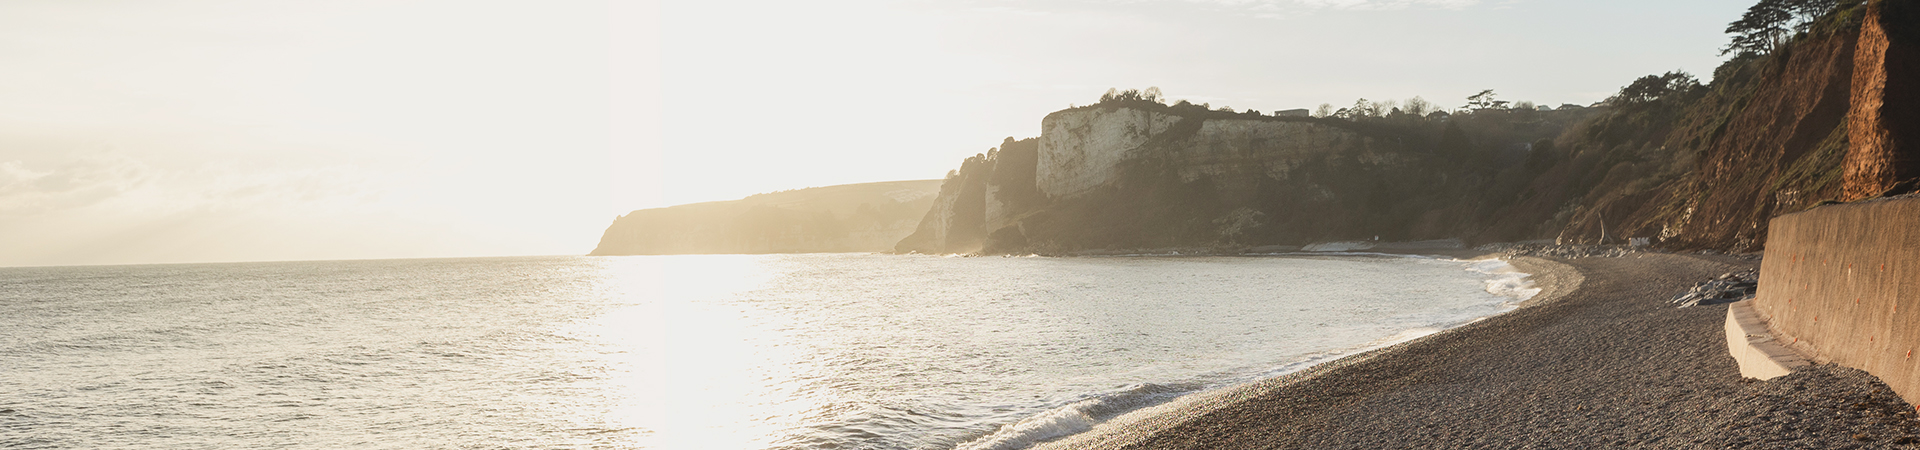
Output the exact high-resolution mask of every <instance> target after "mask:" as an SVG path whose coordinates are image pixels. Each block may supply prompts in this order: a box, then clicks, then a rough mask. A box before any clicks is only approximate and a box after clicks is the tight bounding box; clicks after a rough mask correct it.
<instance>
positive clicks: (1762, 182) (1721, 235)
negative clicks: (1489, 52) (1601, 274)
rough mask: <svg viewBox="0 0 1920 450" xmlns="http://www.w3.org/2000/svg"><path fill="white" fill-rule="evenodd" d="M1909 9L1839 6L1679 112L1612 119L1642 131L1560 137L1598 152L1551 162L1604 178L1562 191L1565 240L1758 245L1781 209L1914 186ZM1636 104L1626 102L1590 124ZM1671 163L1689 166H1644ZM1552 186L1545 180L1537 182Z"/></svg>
mask: <svg viewBox="0 0 1920 450" xmlns="http://www.w3.org/2000/svg"><path fill="white" fill-rule="evenodd" d="M1915 9H1916V7H1915V6H1914V2H1912V1H1893V2H1888V1H1874V2H1870V3H1866V4H1860V5H1852V6H1846V5H1843V6H1842V7H1840V8H1837V9H1835V10H1834V11H1833V12H1832V13H1831V14H1828V15H1826V16H1825V17H1823V18H1821V19H1820V20H1819V21H1818V22H1816V23H1814V24H1813V26H1812V27H1811V28H1810V30H1809V31H1808V32H1806V33H1804V34H1802V35H1800V36H1798V37H1796V38H1795V39H1793V40H1792V41H1790V42H1789V43H1787V44H1785V45H1782V46H1780V47H1779V49H1778V50H1776V51H1774V52H1772V53H1771V54H1768V55H1749V56H1746V57H1742V58H1735V59H1733V60H1730V61H1728V62H1727V64H1726V65H1724V66H1723V67H1721V68H1720V69H1719V70H1718V71H1717V73H1716V74H1715V75H1716V76H1715V78H1716V80H1715V82H1714V84H1713V85H1712V86H1710V87H1709V88H1708V89H1707V92H1706V93H1705V94H1704V95H1701V96H1699V97H1698V98H1697V99H1688V101H1685V102H1681V103H1679V104H1678V105H1675V106H1671V108H1673V109H1676V110H1678V111H1681V113H1680V114H1678V115H1676V116H1674V117H1673V118H1672V119H1670V120H1648V121H1645V122H1642V123H1637V124H1631V125H1626V126H1621V127H1619V128H1621V130H1615V131H1625V132H1626V133H1624V134H1631V135H1636V136H1640V137H1644V139H1621V140H1613V139H1609V138H1608V137H1607V136H1606V134H1607V133H1606V132H1603V131H1600V130H1598V129H1596V128H1592V127H1590V128H1588V129H1586V130H1584V133H1569V134H1568V135H1565V136H1562V137H1561V138H1560V142H1561V143H1562V144H1563V146H1566V147H1569V148H1573V149H1575V150H1576V152H1578V153H1580V154H1581V156H1579V157H1576V158H1575V160H1576V161H1578V160H1581V159H1582V158H1585V159H1590V160H1593V161H1595V163H1594V164H1589V165H1584V166H1582V165H1576V164H1569V165H1567V167H1557V168H1556V170H1563V171H1565V173H1571V174H1574V176H1576V177H1588V178H1594V177H1598V179H1599V180H1601V181H1599V182H1598V183H1597V184H1595V185H1594V187H1593V188H1592V189H1591V190H1588V191H1587V192H1584V193H1580V192H1578V190H1577V189H1576V190H1565V189H1563V191H1566V192H1568V193H1571V194H1572V195H1562V196H1560V197H1561V198H1565V199H1566V200H1561V201H1565V202H1567V203H1566V205H1569V206H1570V207H1571V210H1572V212H1573V213H1572V214H1571V215H1570V216H1569V217H1568V218H1567V224H1566V225H1565V227H1564V228H1563V230H1562V233H1561V234H1560V235H1559V237H1560V238H1561V239H1563V240H1567V241H1572V242H1586V243H1592V242H1600V241H1601V240H1602V238H1603V236H1604V237H1606V238H1608V239H1610V242H1617V240H1618V239H1619V238H1622V237H1629V236H1632V237H1651V238H1653V239H1654V240H1655V241H1656V242H1659V243H1660V244H1659V245H1660V246H1663V247H1668V248H1676V249H1701V248H1713V249H1723V250H1730V251H1753V250H1758V249H1759V248H1760V246H1761V245H1762V243H1764V242H1765V237H1766V231H1767V222H1768V220H1770V219H1771V218H1773V217H1774V216H1778V215H1781V214H1786V213H1791V212H1796V211H1801V210H1805V209H1806V208H1809V207H1812V206H1814V205H1817V204H1819V203H1821V202H1832V201H1842V202H1844V201H1855V200H1861V199H1867V198H1874V197H1879V196H1885V195H1896V194H1900V193H1905V192H1910V191H1912V190H1913V189H1914V188H1915V187H1916V186H1915V180H1916V178H1920V160H1916V154H1920V148H1915V147H1913V144H1911V143H1912V142H1920V141H1917V140H1916V137H1915V136H1914V133H1916V132H1920V121H1916V119H1920V117H1917V116H1916V115H1915V112H1914V108H1915V107H1916V106H1920V102H1916V100H1917V99H1916V98H1914V96H1915V94H1914V89H1915V86H1916V85H1920V77H1917V76H1916V75H1920V73H1916V70H1915V64H1916V63H1920V55H1916V54H1915V50H1914V48H1915V45H1916V39H1915V36H1914V35H1915V33H1916V31H1917V29H1920V17H1917V16H1916V15H1915V12H1914V11H1915ZM1663 107H1665V106H1663ZM1632 114H1634V111H1630V110H1627V109H1626V108H1621V109H1618V110H1616V111H1612V112H1610V113H1609V116H1608V117H1605V118H1602V119H1601V120H1598V121H1596V124H1595V125H1594V126H1595V127H1598V126H1601V123H1603V122H1604V121H1605V120H1607V119H1620V118H1623V117H1626V116H1629V115H1632ZM1675 161H1681V163H1677V164H1676V163H1674V162H1675ZM1672 167H1685V168H1688V169H1689V170H1685V171H1681V172H1673V171H1668V172H1667V173H1665V174H1654V173H1650V172H1656V171H1660V170H1661V168H1672ZM1603 174H1604V175H1603ZM1554 184H1555V181H1554V180H1552V179H1551V178H1549V177H1542V178H1541V179H1540V180H1538V181H1536V183H1535V186H1540V187H1544V188H1546V189H1553V188H1557V187H1560V186H1554ZM1556 200H1558V199H1556ZM1516 215H1519V216H1524V215H1526V214H1525V213H1524V212H1518V213H1516Z"/></svg>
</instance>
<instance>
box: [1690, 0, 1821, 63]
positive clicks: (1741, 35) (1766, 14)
mask: <svg viewBox="0 0 1920 450" xmlns="http://www.w3.org/2000/svg"><path fill="white" fill-rule="evenodd" d="M1839 6H1840V2H1839V0H1760V2H1759V3H1755V4H1754V5H1753V6H1750V7H1747V12H1746V13H1745V14H1741V15H1740V20H1736V21H1733V23H1729V24H1727V34H1732V35H1734V36H1733V41H1732V42H1729V43H1727V46H1726V48H1722V49H1720V54H1721V55H1726V54H1728V53H1735V54H1748V53H1751V54H1758V55H1766V54H1771V53H1773V49H1775V48H1778V47H1779V46H1780V45H1782V44H1785V43H1786V42H1787V39H1788V38H1791V37H1793V35H1794V34H1795V33H1805V32H1807V30H1808V29H1810V28H1812V26H1813V23H1814V21H1816V20H1819V19H1820V17H1822V16H1825V15H1827V13H1831V12H1833V10H1834V9H1835V8H1838V7H1839Z"/></svg>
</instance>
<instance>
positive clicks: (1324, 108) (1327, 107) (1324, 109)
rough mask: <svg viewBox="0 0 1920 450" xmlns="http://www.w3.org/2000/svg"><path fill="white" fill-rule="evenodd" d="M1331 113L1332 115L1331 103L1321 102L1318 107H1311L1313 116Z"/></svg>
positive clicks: (1325, 115) (1324, 115)
mask: <svg viewBox="0 0 1920 450" xmlns="http://www.w3.org/2000/svg"><path fill="white" fill-rule="evenodd" d="M1331 115H1333V105H1331V104H1327V103H1321V104H1320V107H1318V108H1314V109H1313V116H1314V117H1327V116H1331Z"/></svg>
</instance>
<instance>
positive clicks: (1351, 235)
mask: <svg viewBox="0 0 1920 450" xmlns="http://www.w3.org/2000/svg"><path fill="white" fill-rule="evenodd" d="M1802 3H1805V5H1802V6H1801V7H1806V8H1815V7H1817V8H1824V9H1820V10H1817V11H1812V12H1809V13H1808V15H1807V16H1806V17H1808V18H1809V19H1808V20H1807V21H1806V22H1804V23H1802V24H1800V25H1796V26H1794V27H1793V28H1792V29H1793V30H1796V31H1795V32H1793V33H1787V34H1782V35H1779V36H1778V38H1777V39H1763V40H1751V39H1750V40H1747V41H1737V42H1745V45H1748V47H1739V48H1742V49H1744V50H1742V52H1741V53H1738V54H1736V55H1735V57H1733V58H1732V59H1730V60H1729V61H1727V63H1726V64H1725V65H1723V66H1722V67H1720V68H1719V69H1718V70H1716V71H1715V73H1714V80H1713V83H1712V84H1711V85H1701V84H1699V83H1698V82H1697V81H1695V80H1694V78H1693V77H1692V76H1690V75H1687V74H1684V73H1668V74H1665V75H1655V76H1648V77H1644V78H1642V79H1640V80H1636V81H1634V82H1633V83H1631V84H1629V85H1628V86H1626V87H1625V88H1623V89H1622V90H1621V92H1620V94H1619V95H1616V96H1615V97H1613V98H1610V99H1608V100H1607V101H1605V102H1603V103H1601V104H1598V105H1595V107H1591V108H1582V107H1574V106H1573V105H1562V106H1563V107H1562V108H1558V109H1554V110H1551V111H1547V110H1544V108H1543V109H1542V110H1535V109H1531V108H1508V107H1506V106H1505V105H1504V104H1503V103H1504V102H1494V101H1491V98H1490V97H1482V96H1475V98H1471V99H1469V100H1471V101H1474V102H1475V103H1473V104H1470V107H1469V108H1465V109H1463V110H1461V111H1456V112H1454V113H1451V114H1449V113H1447V112H1438V113H1432V114H1419V113H1418V112H1417V111H1416V113H1413V114H1407V113H1402V112H1401V111H1399V110H1393V111H1391V112H1387V113H1379V114H1376V113H1369V112H1366V111H1367V110H1368V108H1369V106H1368V105H1367V104H1366V101H1365V100H1362V101H1361V102H1359V103H1357V104H1356V105H1355V107H1354V108H1352V110H1357V111H1362V112H1360V113H1357V114H1344V113H1346V112H1347V111H1348V110H1342V113H1343V114H1337V115H1336V116H1337V117H1323V118H1309V117H1297V116H1291V115H1288V116H1283V117H1275V116H1265V115H1260V114H1258V113H1235V112H1233V111H1231V110H1213V109H1210V108H1208V107H1206V106H1205V105H1190V104H1185V103H1182V104H1178V105H1172V106H1168V105H1164V104H1161V103H1160V102H1158V101H1157V99H1155V98H1152V97H1141V96H1138V95H1136V94H1134V93H1132V91H1129V92H1128V93H1126V94H1125V95H1122V96H1120V97H1114V96H1113V95H1112V93H1109V97H1108V98H1103V99H1102V101H1101V103H1099V104H1096V105H1093V106H1087V107H1079V108H1073V109H1068V110H1064V111H1059V112H1055V113H1053V114H1051V115H1048V116H1047V117H1046V119H1045V120H1043V122H1042V135H1041V136H1040V137H1038V138H1035V139H1029V140H1022V141H1015V140H1012V139H1009V140H1008V141H1007V142H1005V143H1003V144H1002V148H1001V149H999V150H998V151H997V152H989V153H987V154H982V155H976V156H974V157H973V158H969V159H968V160H967V161H966V162H965V163H964V164H962V167H961V169H960V170H958V171H956V172H955V173H954V174H953V175H952V176H950V177H948V179H947V180H946V183H945V185H944V186H943V187H942V190H941V194H940V196H939V200H938V201H936V202H935V204H934V207H933V208H932V209H931V210H929V211H928V213H927V215H926V218H925V220H923V221H922V222H921V225H920V227H919V229H918V230H917V231H916V232H915V233H914V234H913V235H912V236H910V237H908V238H907V239H905V240H902V241H901V242H900V244H899V245H898V247H897V251H901V252H908V251H917V252H925V253H935V252H938V253H968V252H988V253H1002V252H1006V253H1019V252H1041V253H1062V252H1073V251H1080V250H1090V249H1119V248H1155V247H1196V246H1197V247H1214V248H1222V249H1229V250H1230V249H1234V248H1245V247H1249V246H1259V245H1269V244H1281V245H1289V244H1290V245H1300V244H1306V243H1311V242H1316V241H1329V240H1355V239H1374V238H1378V239H1382V240H1423V239H1442V238H1462V239H1464V240H1466V241H1467V242H1468V243H1469V244H1475V243H1482V242H1498V241H1518V240H1529V239H1557V240H1559V241H1562V242H1568V243H1625V242H1626V241H1627V238H1648V239H1649V240H1650V241H1651V242H1653V243H1655V244H1654V245H1656V246H1660V247H1666V248H1674V249H1706V248H1711V249H1721V250H1730V251H1753V250H1757V249H1758V248H1759V246H1760V245H1762V244H1763V243H1764V242H1765V236H1766V231H1767V230H1766V226H1767V221H1768V220H1769V219H1771V218H1772V217H1774V216H1778V215H1780V214H1785V213H1789V212H1794V211H1800V210H1804V209H1806V208H1808V207H1811V206H1814V205H1816V204H1819V203H1821V202H1830V201H1855V200H1861V199H1867V198H1874V197H1880V196H1885V195H1895V194H1900V193H1905V192H1911V191H1913V190H1915V189H1916V188H1920V148H1915V147H1914V145H1913V144H1912V143H1914V142H1920V136H1916V133H1920V111H1917V110H1916V108H1920V97H1917V96H1920V94H1917V93H1916V92H1920V78H1917V77H1920V50H1916V48H1920V47H1916V46H1917V45H1920V38H1917V37H1916V35H1920V13H1916V10H1920V6H1916V4H1920V2H1916V1H1913V0H1895V1H1888V0H1875V1H1872V2H1866V3H1861V2H1846V1H1842V2H1835V3H1818V2H1802ZM1807 5H1815V6H1807ZM1756 8H1758V7H1756ZM1763 44H1764V45H1763ZM1490 93H1491V91H1489V92H1487V93H1482V95H1487V94H1490Z"/></svg>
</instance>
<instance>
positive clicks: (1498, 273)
mask: <svg viewBox="0 0 1920 450" xmlns="http://www.w3.org/2000/svg"><path fill="white" fill-rule="evenodd" d="M1293 254H1296V255H1297V254H1301V253H1293ZM1318 255H1320V256H1385V257H1397V258H1415V259H1442V260H1446V259H1443V258H1433V257H1426V256H1417V255H1404V254H1386V253H1370V252H1321V253H1318ZM1452 261H1459V262H1463V263H1466V265H1467V268H1466V270H1467V271H1469V272H1475V273H1479V274H1483V275H1486V276H1487V279H1486V281H1485V283H1486V291H1487V293H1490V294H1493V295H1496V296H1501V297H1506V298H1509V299H1511V300H1508V301H1506V302H1503V303H1502V305H1501V306H1503V308H1501V310H1500V312H1502V313H1504V312H1506V311H1511V310H1512V309H1514V308H1515V307H1517V306H1518V305H1519V303H1520V302H1523V301H1526V300H1528V299H1531V298H1533V296H1535V295H1538V294H1539V293H1540V289H1539V288H1536V287H1534V286H1533V283H1532V282H1530V281H1528V280H1527V277H1529V276H1531V275H1532V274H1528V273H1524V272H1520V271H1519V269H1518V268H1516V267H1514V266H1513V265H1512V264H1509V263H1508V262H1507V261H1504V260H1500V259H1484V260H1452ZM1487 317H1491V316H1487ZM1487 317H1477V318H1473V319H1469V320H1465V321H1458V322H1449V323H1436V324H1434V326H1429V327H1418V328H1411V329H1407V330H1401V331H1400V332H1398V333H1394V334H1393V335H1390V336H1386V337H1382V338H1380V339H1375V340H1373V341H1371V342H1367V343H1365V344H1362V345H1359V346H1355V347H1350V348H1344V349H1336V350H1329V351H1324V352H1318V353H1313V354H1309V355H1307V356H1306V357H1304V358H1301V359H1299V360H1296V361H1294V362H1292V363H1289V364H1284V365H1281V366H1279V367H1274V368H1273V369H1271V370H1267V371H1265V372H1262V373H1259V374H1258V375H1257V376H1254V377H1251V378H1239V379H1233V380H1223V381H1225V382H1224V383H1219V384H1216V385H1212V386H1204V387H1194V388H1190V389H1182V390H1177V391H1176V390H1172V389H1166V388H1168V386H1160V385H1145V386H1146V387H1135V388H1134V389H1132V390H1128V391H1122V392H1117V393H1108V394H1103V395H1098V396H1095V397H1094V398H1090V399H1087V400H1081V401H1078V402H1074V403H1071V404H1068V405H1065V406H1061V407H1057V408H1054V409H1051V410H1047V411H1046V412H1043V413H1040V414H1036V415H1033V416H1029V417H1027V418H1024V419H1021V420H1019V421H1016V422H1013V423H1009V424H1005V425H1001V426H1000V428H998V429H996V430H994V432H993V433H989V434H987V435H985V436H981V437H980V438H977V439H974V440H972V441H968V442H966V443H963V444H960V445H959V446H957V447H955V450H1020V449H1025V448H1028V447H1031V446H1033V445H1035V444H1039V443H1042V442H1047V441H1051V440H1054V439H1059V438H1062V437H1066V436H1071V435H1075V434H1080V433H1085V432H1087V431H1091V430H1093V429H1094V427H1100V426H1107V425H1108V424H1105V422H1107V421H1108V420H1109V419H1112V418H1113V416H1118V415H1120V414H1121V413H1126V412H1131V411H1133V410H1137V409H1141V408H1145V407H1152V406H1154V405H1160V404H1166V403H1168V402H1169V401H1178V400H1176V399H1180V398H1185V397H1184V396H1186V395H1191V394H1195V393H1204V392H1213V391H1218V390H1220V389H1225V388H1230V387H1232V386H1240V385H1244V384H1246V383H1252V382H1257V381H1259V380H1265V379H1271V378H1274V377H1279V376H1283V375H1287V374H1291V373H1294V372H1299V371H1301V370H1306V369H1308V368H1311V367H1313V366H1317V365H1320V364H1323V363H1326V362H1330V361H1334V360H1338V359H1340V358H1345V357H1348V356H1352V355H1355V354H1360V353H1365V352H1369V351H1373V350H1377V349H1381V348H1386V347H1391V346H1394V345H1397V344H1400V343H1404V342H1408V341H1412V340H1415V339H1419V338H1423V337H1426V336H1430V335H1433V334H1437V333H1440V332H1442V331H1446V330H1447V329H1448V328H1453V327H1456V326H1460V325H1465V324H1467V323H1472V322H1476V321H1479V320H1482V319H1486V318H1487ZM1148 388H1160V389H1158V390H1156V391H1153V392H1143V391H1146V390H1147V389H1148ZM1142 393H1148V394H1156V395H1152V396H1150V397H1149V396H1142V395H1139V394H1142Z"/></svg>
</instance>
